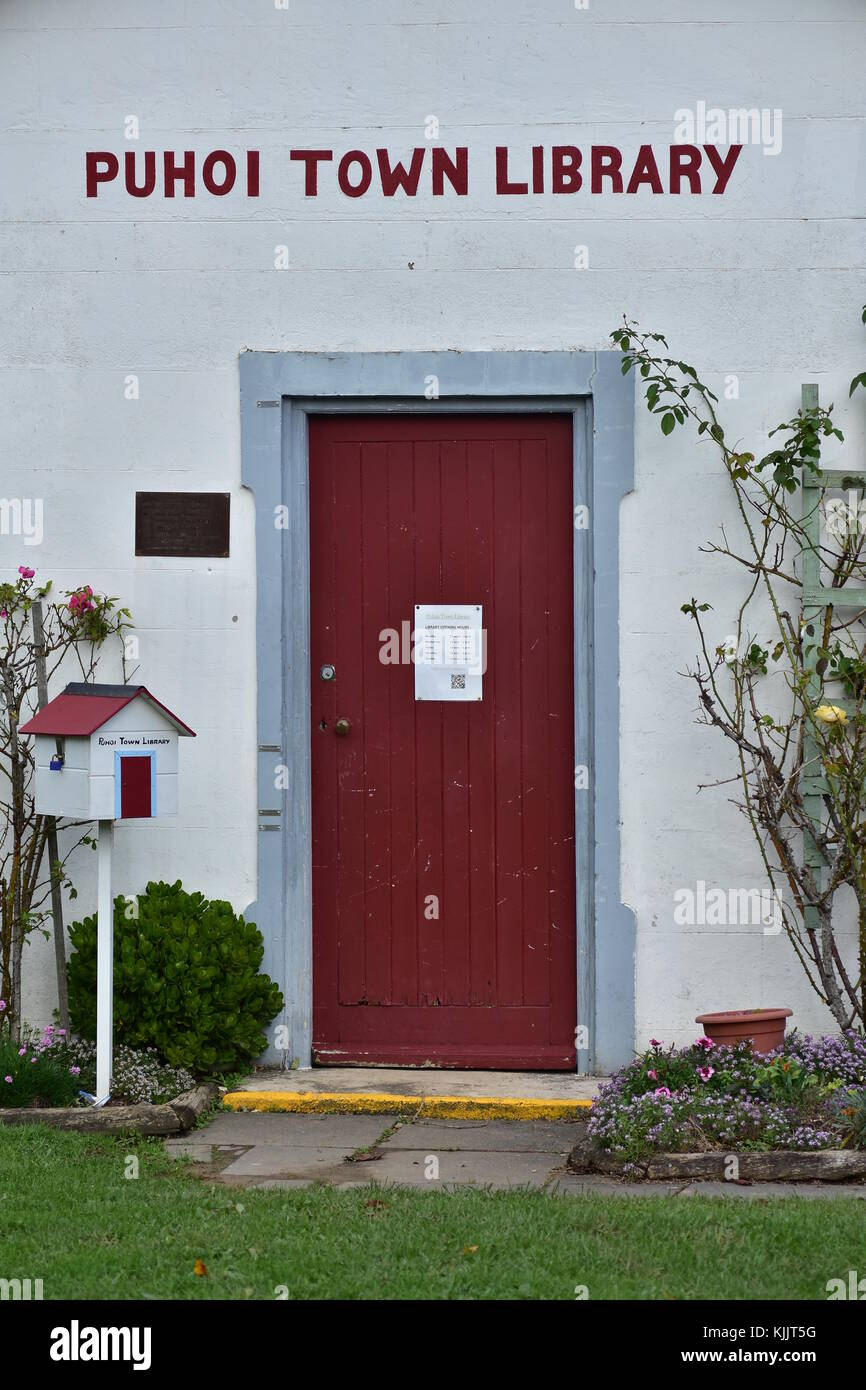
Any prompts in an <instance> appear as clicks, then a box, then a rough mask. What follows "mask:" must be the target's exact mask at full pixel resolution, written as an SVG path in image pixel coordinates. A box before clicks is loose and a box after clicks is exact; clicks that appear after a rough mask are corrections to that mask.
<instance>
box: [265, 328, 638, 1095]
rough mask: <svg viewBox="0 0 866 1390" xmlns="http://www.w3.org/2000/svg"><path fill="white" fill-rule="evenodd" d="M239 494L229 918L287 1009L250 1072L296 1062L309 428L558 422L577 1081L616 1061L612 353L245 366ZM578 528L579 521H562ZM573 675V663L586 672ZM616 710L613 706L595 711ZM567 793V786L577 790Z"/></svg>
mask: <svg viewBox="0 0 866 1390" xmlns="http://www.w3.org/2000/svg"><path fill="white" fill-rule="evenodd" d="M240 383H241V479H242V483H243V486H244V487H246V488H248V489H249V490H250V491H251V492H252V493H253V496H254V500H255V538H256V652H257V658H256V665H257V695H256V701H257V764H258V855H257V860H258V890H257V899H256V901H255V902H253V903H251V904H250V905H249V906H248V907H247V908H246V910H245V916H246V917H247V918H248V919H249V920H251V921H255V922H256V923H257V924H258V926H259V929H260V930H261V932H262V935H263V937H264V941H265V955H264V961H263V965H264V969H265V970H266V971H267V972H268V973H269V974H270V975H271V976H272V977H273V978H274V979H276V980H277V982H278V983H279V985H280V988H281V989H282V991H283V994H284V996H285V1007H284V1010H283V1013H282V1014H281V1015H279V1017H278V1018H277V1019H275V1020H274V1022H273V1023H272V1024H271V1027H270V1030H269V1046H268V1051H267V1053H266V1060H268V1061H271V1062H275V1061H282V1062H283V1063H284V1064H285V1065H287V1066H300V1067H309V1066H310V1065H311V1047H312V942H313V910H312V829H311V799H310V798H311V792H310V762H311V746H310V739H311V729H310V722H311V717H310V707H311V688H310V665H309V648H310V641H309V633H310V523H309V450H308V436H307V422H308V419H309V416H310V415H312V414H362V413H363V414H367V413H369V414H387V413H391V412H401V413H418V412H425V413H437V412H438V413H443V414H456V413H460V412H464V411H465V412H473V413H480V414H499V413H509V412H521V413H526V412H530V411H543V412H550V411H556V412H558V413H570V414H571V415H572V419H573V447H574V457H573V477H574V505H575V507H584V506H585V507H587V508H588V509H589V525H588V527H585V528H584V527H581V528H578V526H577V525H576V526H575V528H574V662H575V666H574V690H575V723H574V746H575V764H576V767H585V768H586V769H587V772H588V788H587V789H586V790H584V789H582V788H581V789H578V788H576V790H575V872H576V888H577V960H576V962H575V969H576V971H577V998H578V1020H577V1023H578V1024H579V1025H581V1026H582V1027H584V1028H585V1029H586V1039H587V1046H586V1047H581V1048H579V1049H578V1071H581V1072H586V1073H590V1074H591V1073H593V1072H609V1071H611V1070H613V1069H614V1068H615V1067H617V1066H621V1065H622V1064H623V1063H625V1062H627V1061H630V1060H631V1057H632V1056H633V1048H634V1038H635V1001H634V984H635V923H634V914H633V912H632V911H631V910H630V909H629V908H627V907H626V906H624V905H623V904H622V903H621V901H620V844H619V510H620V502H621V500H622V498H623V497H624V496H625V495H626V494H627V493H628V492H630V491H631V489H632V487H633V484H634V383H633V382H632V380H631V378H630V377H626V376H624V375H623V373H622V354H621V353H619V352H532V351H517V352H454V351H444V352H430V353H424V352H401V353H386V352H373V353H365V352H338V353H320V352H244V353H241V355H240ZM576 515H577V514H576ZM587 657H589V659H587ZM613 692H616V696H615V698H611V697H612V694H613ZM577 780H578V779H577V777H575V781H576V782H577Z"/></svg>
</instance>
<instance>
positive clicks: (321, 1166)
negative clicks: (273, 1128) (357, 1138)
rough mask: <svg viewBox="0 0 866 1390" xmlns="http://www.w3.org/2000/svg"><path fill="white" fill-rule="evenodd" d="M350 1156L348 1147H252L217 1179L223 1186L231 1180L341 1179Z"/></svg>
mask: <svg viewBox="0 0 866 1390" xmlns="http://www.w3.org/2000/svg"><path fill="white" fill-rule="evenodd" d="M351 1152H352V1147H351V1145H348V1146H346V1147H344V1148H343V1149H337V1148H333V1147H330V1146H329V1147H327V1148H324V1147H318V1148H314V1147H312V1146H311V1145H303V1144H291V1145H290V1144H256V1145H254V1146H253V1148H251V1149H248V1150H247V1152H246V1153H244V1154H241V1156H240V1158H236V1159H235V1160H234V1162H233V1163H230V1164H229V1165H228V1167H227V1168H224V1169H223V1171H222V1174H221V1177H222V1180H223V1181H224V1182H231V1181H232V1179H233V1178H259V1177H261V1178H308V1179H311V1180H312V1179H315V1178H319V1179H322V1178H331V1177H345V1173H346V1168H345V1164H344V1162H343V1160H344V1159H346V1158H348V1156H349V1154H350V1153H351Z"/></svg>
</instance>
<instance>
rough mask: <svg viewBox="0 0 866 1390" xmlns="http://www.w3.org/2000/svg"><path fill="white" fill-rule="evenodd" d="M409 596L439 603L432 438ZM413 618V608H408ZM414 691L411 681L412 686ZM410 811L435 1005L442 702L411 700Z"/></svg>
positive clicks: (427, 973) (423, 451) (444, 907)
mask: <svg viewBox="0 0 866 1390" xmlns="http://www.w3.org/2000/svg"><path fill="white" fill-rule="evenodd" d="M415 498H416V505H415V516H416V520H417V532H416V543H415V584H416V591H415V598H414V600H413V602H414V603H439V602H440V597H441V593H442V570H441V545H442V536H441V529H442V487H441V473H440V465H439V444H438V441H430V440H426V439H419V440H418V441H417V443H416V444H415ZM412 617H413V621H414V608H413V614H412ZM413 691H414V685H413ZM415 729H416V733H415V739H416V754H415V755H416V765H417V768H418V780H417V786H416V798H415V813H416V823H417V835H418V867H419V870H420V889H421V893H420V896H421V900H422V901H423V900H424V899H425V898H427V897H430V896H432V897H434V898H435V899H436V902H437V903H438V916H437V917H431V918H426V917H422V919H421V921H420V924H419V926H420V954H419V962H418V989H419V993H420V996H421V1002H422V1004H425V1005H428V1006H436V1005H437V1003H441V998H442V994H443V992H444V991H443V986H442V965H443V937H442V933H443V918H444V914H445V913H446V912H447V911H448V908H449V902H448V896H449V895H448V892H447V890H446V883H445V874H444V863H443V853H442V831H443V826H442V707H441V705H438V704H433V703H431V704H424V702H423V701H420V702H416V704H415Z"/></svg>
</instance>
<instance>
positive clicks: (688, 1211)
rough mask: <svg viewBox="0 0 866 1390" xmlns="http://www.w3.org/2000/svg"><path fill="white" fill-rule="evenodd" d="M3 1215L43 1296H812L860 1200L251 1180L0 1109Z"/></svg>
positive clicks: (16, 1263) (1, 1274)
mask: <svg viewBox="0 0 866 1390" xmlns="http://www.w3.org/2000/svg"><path fill="white" fill-rule="evenodd" d="M130 1159H137V1161H138V1174H139V1176H138V1177H137V1178H126V1177H124V1172H125V1171H130V1170H131V1169H132V1168H133V1166H134V1165H132V1164H130V1162H129V1160H130ZM0 1229H2V1246H0V1250H2V1253H0V1278H6V1279H11V1278H16V1277H17V1278H28V1277H29V1278H32V1279H36V1278H41V1279H42V1280H43V1282H44V1296H45V1298H46V1299H52V1298H70V1299H86V1298H107V1299H145V1298H182V1299H196V1298H200V1299H228V1298H240V1299H243V1298H247V1299H273V1298H274V1297H275V1296H276V1293H275V1291H276V1290H277V1289H278V1288H279V1287H280V1286H284V1287H285V1288H286V1289H287V1292H288V1297H289V1298H290V1299H311V1298H313V1299H314V1298H325V1299H334V1298H350V1299H365V1298H420V1299H439V1298H449V1299H493V1298H498V1299H509V1298H515V1299H573V1298H574V1297H575V1286H576V1285H586V1286H587V1288H588V1290H589V1296H590V1298H592V1299H603V1298H640V1299H693V1298H715V1299H740V1298H771V1299H788V1298H800V1299H824V1298H826V1296H827V1295H826V1283H827V1280H828V1279H831V1278H837V1277H842V1278H846V1277H847V1272H848V1270H849V1269H858V1268H862V1265H863V1250H864V1243H866V1202H863V1201H861V1200H857V1199H856V1198H836V1199H834V1200H817V1201H808V1200H805V1199H803V1198H785V1199H779V1200H771V1201H763V1200H736V1199H734V1198H729V1199H724V1198H703V1197H680V1198H667V1197H646V1198H643V1197H640V1198H627V1197H599V1196H591V1197H576V1196H561V1197H550V1196H546V1195H544V1194H542V1193H538V1192H507V1193H487V1192H474V1191H462V1192H457V1193H447V1192H430V1193H428V1192H412V1191H404V1190H398V1189H395V1188H394V1189H386V1190H383V1189H381V1188H376V1189H373V1188H366V1187H365V1188H363V1189H355V1190H354V1191H347V1192H337V1191H334V1190H333V1189H327V1188H323V1187H314V1188H307V1189H297V1190H290V1191H285V1192H254V1191H245V1190H243V1189H240V1188H229V1187H220V1186H213V1185H211V1184H209V1183H205V1182H203V1181H201V1180H200V1179H199V1178H196V1177H193V1176H192V1174H191V1172H190V1171H189V1170H188V1169H186V1168H185V1165H183V1164H178V1163H177V1161H175V1160H172V1159H169V1158H168V1157H167V1156H166V1155H165V1153H164V1152H163V1149H162V1147H161V1145H160V1143H159V1141H154V1140H138V1141H132V1140H129V1141H126V1140H117V1139H113V1138H110V1137H102V1136H99V1137H94V1136H85V1135H78V1134H73V1133H63V1132H60V1131H54V1130H49V1129H46V1128H43V1127H39V1126H30V1125H28V1126H22V1127H20V1128H17V1127H16V1128H11V1127H10V1128H8V1129H4V1128H3V1127H2V1126H0ZM197 1260H201V1261H203V1262H204V1265H205V1266H206V1268H207V1274H206V1275H204V1276H196V1274H195V1273H194V1267H195V1264H196V1261H197Z"/></svg>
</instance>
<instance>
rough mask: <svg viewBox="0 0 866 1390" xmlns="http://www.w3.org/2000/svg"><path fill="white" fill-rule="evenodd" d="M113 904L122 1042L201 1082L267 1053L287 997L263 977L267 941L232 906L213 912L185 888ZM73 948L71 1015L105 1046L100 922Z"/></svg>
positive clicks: (84, 925) (80, 925)
mask: <svg viewBox="0 0 866 1390" xmlns="http://www.w3.org/2000/svg"><path fill="white" fill-rule="evenodd" d="M129 909H130V904H129V901H128V900H127V899H125V898H122V897H117V898H115V900H114V1037H115V1042H117V1043H126V1044H127V1045H128V1046H130V1047H155V1048H156V1049H157V1051H158V1053H159V1054H160V1055H161V1056H162V1057H164V1058H165V1060H166V1061H167V1062H168V1063H170V1064H171V1066H174V1067H186V1068H188V1069H189V1070H190V1071H192V1072H196V1073H198V1074H201V1073H202V1072H208V1071H229V1070H232V1069H237V1068H240V1067H243V1066H245V1065H248V1064H249V1062H250V1061H251V1060H252V1059H253V1058H254V1057H257V1056H259V1054H260V1053H261V1052H263V1051H264V1049H265V1046H266V1044H267V1039H266V1037H265V1035H264V1032H263V1031H262V1030H263V1028H264V1026H265V1025H266V1024H267V1023H269V1022H270V1021H271V1019H272V1018H273V1017H274V1016H275V1015H276V1014H277V1013H279V1011H280V1009H281V1008H282V1006H283V996H282V994H281V993H280V990H279V989H278V987H277V986H276V985H275V984H274V982H273V980H271V979H269V977H268V976H267V975H261V974H259V966H260V965H261V961H262V955H263V954H264V946H263V942H262V934H261V932H260V931H259V929H258V927H257V926H255V924H254V923H252V922H246V921H244V919H243V917H241V916H238V915H237V914H236V913H235V912H234V910H233V909H232V907H231V905H230V904H229V903H227V902H208V900H207V899H206V898H205V897H204V896H203V895H202V894H201V893H187V892H186V891H185V890H184V889H183V888H182V887H181V885H180V882H177V883H173V884H168V883H149V884H148V885H147V889H146V890H145V892H144V893H143V894H142V895H141V896H140V897H139V898H138V899H137V915H136V916H130V912H129ZM69 938H70V941H71V942H72V945H73V946H74V948H75V951H74V954H73V955H72V956H71V957H70V960H69V967H68V975H69V1012H70V1017H71V1021H72V1026H73V1028H74V1031H75V1032H76V1033H77V1034H78V1035H79V1036H80V1037H83V1038H95V1037H96V917H95V916H93V917H85V919H84V921H83V922H74V923H73V924H72V926H71V927H70V929H69Z"/></svg>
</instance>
